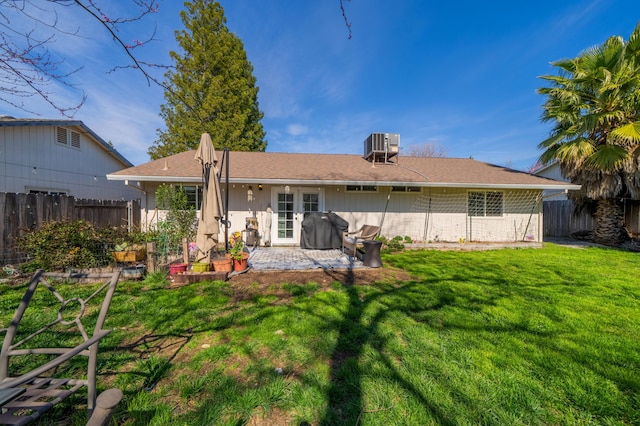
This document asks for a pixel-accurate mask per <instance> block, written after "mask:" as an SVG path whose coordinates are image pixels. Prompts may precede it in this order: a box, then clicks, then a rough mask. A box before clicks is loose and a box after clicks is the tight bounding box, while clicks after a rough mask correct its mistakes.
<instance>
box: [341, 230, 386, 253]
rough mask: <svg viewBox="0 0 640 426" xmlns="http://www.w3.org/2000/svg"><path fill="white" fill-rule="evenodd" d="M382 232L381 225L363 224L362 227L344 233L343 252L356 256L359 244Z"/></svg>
mask: <svg viewBox="0 0 640 426" xmlns="http://www.w3.org/2000/svg"><path fill="white" fill-rule="evenodd" d="M379 233H380V227H379V226H375V225H362V226H361V227H360V229H358V230H357V231H352V232H343V233H342V252H343V253H346V254H348V255H349V256H355V255H356V251H357V249H358V245H362V242H363V241H366V240H373V239H375V238H376V237H377V236H378V234H379Z"/></svg>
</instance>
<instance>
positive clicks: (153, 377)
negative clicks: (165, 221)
mask: <svg viewBox="0 0 640 426" xmlns="http://www.w3.org/2000/svg"><path fill="white" fill-rule="evenodd" d="M383 260H384V261H385V263H386V264H387V265H392V266H394V267H397V268H402V269H404V270H406V271H408V272H410V273H411V275H412V276H413V277H414V278H413V279H411V280H406V281H395V280H388V281H384V282H375V283H371V284H370V285H366V286H350V285H345V284H342V283H339V282H333V283H331V284H330V285H328V286H327V285H321V284H320V283H314V282H310V283H307V284H302V285H301V284H291V283H278V284H274V285H272V286H270V287H268V288H258V287H257V285H256V286H255V288H250V289H249V290H252V292H251V297H242V298H240V297H236V295H237V292H236V289H234V288H233V287H232V286H231V283H229V282H203V283H198V284H192V285H189V286H185V287H181V288H178V289H172V290H169V289H167V288H166V281H165V279H164V277H163V276H162V275H159V274H154V275H152V276H150V277H148V278H147V279H146V280H145V281H144V282H127V283H122V284H120V285H119V287H118V292H117V295H116V297H115V298H114V301H113V303H112V306H111V309H110V312H109V316H108V319H107V326H108V327H110V328H114V332H112V333H111V334H110V335H109V336H107V338H106V339H105V340H103V342H102V343H101V351H100V361H101V363H100V365H99V369H100V377H99V383H100V385H101V386H102V387H110V386H117V387H119V388H121V389H122V390H123V392H124V393H125V400H124V402H123V403H122V404H121V405H120V407H119V408H118V411H117V413H116V415H115V418H116V422H117V423H118V424H125V425H147V424H151V425H165V424H172V425H196V424H197V425H205V424H216V425H243V424H296V425H385V426H388V425H392V424H393V425H395V424H406V425H460V424H462V425H464V424H469V425H472V424H473V425H475V424H485V425H517V424H522V425H550V424H551V425H632V424H640V345H638V336H639V335H640V309H639V300H640V285H639V283H638V270H639V258H638V254H634V253H628V252H622V251H617V250H612V249H601V248H586V249H572V248H565V247H560V246H555V245H551V244H550V245H545V247H544V248H543V249H519V250H513V249H505V250H496V251H486V252H438V251H406V252H402V253H399V254H389V255H384V259H383ZM23 290H24V288H23V287H19V288H6V287H0V306H1V307H2V310H1V311H0V315H1V316H0V324H2V323H6V322H7V321H8V319H10V316H11V314H12V312H11V310H12V309H9V307H10V306H13V305H14V303H17V302H16V300H18V298H19V295H20V294H21V293H22V291H23ZM245 290H246V289H245ZM16 294H17V295H16ZM81 403H82V402H81V400H80V402H79V404H81ZM61 410H62V409H60V410H59V411H58V412H54V413H53V416H48V417H47V418H46V419H43V420H42V421H41V423H42V424H55V422H56V420H58V421H59V419H60V418H64V417H60V416H66V415H69V414H71V416H72V421H73V423H74V424H82V422H83V420H84V418H83V415H84V413H83V412H82V410H77V411H74V412H72V413H68V412H67V413H64V412H62V411H61ZM56 416H58V417H56ZM287 422H289V423H287Z"/></svg>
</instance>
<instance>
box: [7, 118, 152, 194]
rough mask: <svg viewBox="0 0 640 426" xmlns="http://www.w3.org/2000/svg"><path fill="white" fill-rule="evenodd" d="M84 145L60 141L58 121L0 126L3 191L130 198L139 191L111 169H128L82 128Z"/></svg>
mask: <svg viewBox="0 0 640 426" xmlns="http://www.w3.org/2000/svg"><path fill="white" fill-rule="evenodd" d="M73 130H74V131H76V132H78V133H80V149H77V148H73V147H70V146H64V145H60V144H58V143H56V127H55V126H7V127H0V152H1V153H2V154H0V192H29V191H30V190H40V191H56V192H64V193H66V194H67V195H72V196H74V197H76V198H95V199H104V200H120V199H125V200H131V199H136V198H140V193H139V192H137V191H135V190H133V189H131V188H128V187H126V186H125V185H124V183H123V182H118V181H107V179H106V175H107V174H108V173H113V172H115V171H117V170H121V169H123V168H124V167H123V165H122V164H121V163H120V162H119V161H117V160H116V159H115V158H113V157H112V156H111V155H109V154H107V153H106V152H105V151H104V150H103V149H102V148H100V147H99V146H98V145H97V143H96V142H94V141H93V140H92V139H90V138H88V137H87V136H86V135H85V134H83V133H82V132H81V131H80V130H79V129H77V128H74V129H73Z"/></svg>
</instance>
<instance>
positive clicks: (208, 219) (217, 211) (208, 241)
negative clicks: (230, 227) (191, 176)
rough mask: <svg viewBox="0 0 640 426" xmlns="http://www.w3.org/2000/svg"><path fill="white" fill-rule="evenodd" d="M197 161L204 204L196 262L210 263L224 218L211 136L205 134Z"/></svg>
mask: <svg viewBox="0 0 640 426" xmlns="http://www.w3.org/2000/svg"><path fill="white" fill-rule="evenodd" d="M195 159H196V160H198V161H199V162H200V163H201V164H202V185H203V188H202V204H201V207H200V217H199V218H198V230H197V233H196V246H198V249H197V252H196V262H209V261H210V259H211V249H212V248H214V247H215V246H216V243H217V242H218V234H219V233H220V225H219V220H220V218H221V217H222V212H223V209H222V196H221V194H220V184H219V182H218V174H219V172H218V158H217V156H216V151H215V149H214V148H213V142H212V141H211V136H210V135H209V134H208V133H203V134H202V137H201V138H200V145H198V150H197V151H196V156H195Z"/></svg>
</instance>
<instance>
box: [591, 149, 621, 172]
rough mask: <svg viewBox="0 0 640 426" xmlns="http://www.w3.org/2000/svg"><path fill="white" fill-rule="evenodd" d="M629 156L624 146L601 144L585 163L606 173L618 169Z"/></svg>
mask: <svg viewBox="0 0 640 426" xmlns="http://www.w3.org/2000/svg"><path fill="white" fill-rule="evenodd" d="M628 157H629V153H628V152H627V150H626V149H624V147H621V146H619V145H600V146H599V147H598V149H596V150H595V151H594V152H593V153H592V154H591V155H590V156H589V157H588V158H587V161H586V163H585V165H586V166H587V167H589V168H591V169H594V170H601V171H603V172H605V173H608V172H612V171H614V170H616V169H618V168H619V167H620V166H621V165H622V162H623V161H625V160H626V159H627V158H628Z"/></svg>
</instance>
